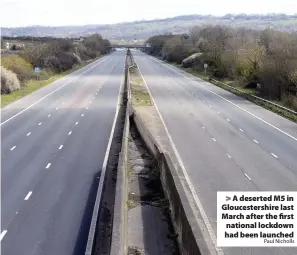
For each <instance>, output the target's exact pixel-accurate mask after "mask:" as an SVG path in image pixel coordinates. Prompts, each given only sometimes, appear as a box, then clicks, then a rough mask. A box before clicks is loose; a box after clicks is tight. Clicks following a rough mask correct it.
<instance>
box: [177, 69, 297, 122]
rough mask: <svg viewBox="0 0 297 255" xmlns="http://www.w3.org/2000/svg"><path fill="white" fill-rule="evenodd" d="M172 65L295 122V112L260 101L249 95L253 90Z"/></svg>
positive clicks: (253, 92)
mask: <svg viewBox="0 0 297 255" xmlns="http://www.w3.org/2000/svg"><path fill="white" fill-rule="evenodd" d="M173 66H175V67H178V68H179V69H181V70H183V71H185V72H187V73H190V74H193V75H195V76H197V77H199V78H200V79H202V80H205V81H207V82H209V83H212V84H214V85H216V86H218V87H220V88H222V89H225V90H227V91H229V92H231V93H233V94H235V95H237V96H240V97H243V98H245V99H247V100H249V101H251V102H253V103H254V104H257V105H259V106H261V107H263V108H265V109H267V110H269V111H272V112H274V113H276V114H278V115H280V116H282V117H285V118H286V119H289V120H291V121H293V122H295V123H297V116H296V115H295V114H293V113H290V112H288V111H286V110H283V109H281V108H279V107H277V106H275V105H272V104H269V103H267V102H264V101H261V100H259V99H257V98H254V97H252V96H251V95H255V90H252V89H245V88H240V90H241V91H238V90H235V89H233V88H230V87H228V86H226V85H224V84H223V83H219V82H216V81H214V80H209V76H207V75H205V74H204V73H203V72H199V71H196V70H193V69H192V68H182V67H181V66H179V65H177V64H173ZM229 86H230V85H229ZM236 89H238V88H236ZM273 103H277V104H280V105H282V103H281V102H273ZM284 107H286V106H284Z"/></svg>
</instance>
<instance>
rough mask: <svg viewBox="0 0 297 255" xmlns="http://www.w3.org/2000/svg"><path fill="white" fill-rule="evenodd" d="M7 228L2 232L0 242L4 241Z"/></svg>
mask: <svg viewBox="0 0 297 255" xmlns="http://www.w3.org/2000/svg"><path fill="white" fill-rule="evenodd" d="M6 233H7V230H3V231H2V232H1V234H0V242H1V241H2V239H3V238H4V236H5V235H6Z"/></svg>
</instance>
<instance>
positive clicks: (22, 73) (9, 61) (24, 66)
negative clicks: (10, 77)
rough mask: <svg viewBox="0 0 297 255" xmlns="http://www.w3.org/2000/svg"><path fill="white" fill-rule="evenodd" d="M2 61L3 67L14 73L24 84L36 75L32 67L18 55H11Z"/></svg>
mask: <svg viewBox="0 0 297 255" xmlns="http://www.w3.org/2000/svg"><path fill="white" fill-rule="evenodd" d="M1 61H2V66H3V67H5V68H6V69H8V70H10V71H12V72H14V73H15V74H16V75H17V77H18V79H19V81H20V82H21V83H22V84H24V83H25V81H27V80H29V79H31V78H32V77H33V75H34V73H33V67H32V65H31V64H30V63H29V62H27V61H26V60H25V59H23V58H22V57H20V56H18V55H9V56H7V57H4V58H2V59H1Z"/></svg>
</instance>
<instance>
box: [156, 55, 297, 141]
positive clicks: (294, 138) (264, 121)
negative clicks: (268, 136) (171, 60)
mask: <svg viewBox="0 0 297 255" xmlns="http://www.w3.org/2000/svg"><path fill="white" fill-rule="evenodd" d="M156 61H157V60H156ZM157 62H160V61H157ZM160 63H161V64H163V63H162V62H160ZM163 66H165V67H167V68H169V69H171V70H172V71H174V72H175V73H177V74H179V75H181V76H183V77H185V78H186V79H188V80H189V81H192V82H194V83H196V84H198V85H199V86H200V87H202V88H204V89H205V90H207V91H209V92H210V93H212V94H214V95H216V96H218V97H220V98H221V99H223V100H225V101H226V102H228V103H230V104H232V105H234V106H235V107H237V108H239V109H241V110H242V111H244V112H246V113H248V114H250V115H251V116H253V117H254V118H256V119H258V120H260V121H262V122H263V123H265V124H267V125H268V126H270V127H272V128H274V129H276V130H277V131H279V132H281V133H283V134H285V135H286V136H288V137H290V138H292V139H293V140H295V141H297V138H296V137H294V136H292V135H290V134H289V133H287V132H285V131H283V130H281V129H280V128H278V127H276V126H274V125H272V124H270V123H269V122H267V121H266V120H263V119H261V118H260V117H258V116H257V115H255V114H253V113H251V112H250V111H248V110H246V109H244V108H242V107H240V106H239V105H237V104H235V103H233V102H231V101H230V100H228V99H226V98H224V97H222V96H220V95H219V94H217V93H215V92H213V91H212V90H210V89H208V88H206V87H205V86H203V85H202V84H200V83H199V82H198V81H193V80H191V79H190V78H189V77H187V76H185V75H184V74H181V73H180V72H178V71H176V70H174V69H173V68H172V67H169V66H168V65H166V64H163ZM189 75H190V74H189ZM194 78H196V79H197V78H198V77H196V76H194ZM198 79H199V78H198ZM214 86H215V85H214Z"/></svg>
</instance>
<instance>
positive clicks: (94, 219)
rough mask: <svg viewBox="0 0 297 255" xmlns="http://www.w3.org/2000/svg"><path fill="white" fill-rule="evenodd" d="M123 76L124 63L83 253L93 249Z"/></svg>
mask: <svg viewBox="0 0 297 255" xmlns="http://www.w3.org/2000/svg"><path fill="white" fill-rule="evenodd" d="M116 65H117V63H116V64H115V65H114V66H113V68H114V67H115V66H116ZM113 68H112V69H113ZM124 78H125V64H124V68H123V71H122V80H121V85H120V88H119V94H118V101H117V105H116V113H115V116H114V119H113V124H112V128H111V131H110V136H109V140H108V145H107V148H106V152H105V156H104V160H103V164H102V170H101V175H100V181H99V185H98V190H97V195H96V201H95V205H94V209H93V214H92V220H91V224H90V229H89V235H88V240H87V245H86V250H85V254H91V253H89V252H92V250H93V247H92V246H93V243H94V238H95V236H94V235H95V228H96V225H97V219H98V213H99V207H100V203H101V197H102V191H103V186H104V185H103V184H104V179H105V173H106V167H107V161H108V157H109V152H110V148H111V143H112V140H113V135H114V130H115V125H116V121H117V117H118V113H119V109H120V96H121V91H122V87H123V85H124ZM91 230H92V231H91Z"/></svg>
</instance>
